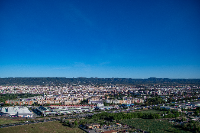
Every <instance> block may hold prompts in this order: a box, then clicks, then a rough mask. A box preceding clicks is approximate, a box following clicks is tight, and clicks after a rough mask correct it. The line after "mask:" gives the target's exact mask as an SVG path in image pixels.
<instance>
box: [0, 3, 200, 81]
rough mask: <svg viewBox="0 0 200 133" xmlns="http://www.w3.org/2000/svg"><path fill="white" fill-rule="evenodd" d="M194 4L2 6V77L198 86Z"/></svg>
mask: <svg viewBox="0 0 200 133" xmlns="http://www.w3.org/2000/svg"><path fill="white" fill-rule="evenodd" d="M199 7H200V1H199V0H143V1H141V0H101V1H100V0H74V1H71V0H1V1H0V20H1V21H0V77H68V78H72V77H88V78H89V77H99V78H112V77H119V78H149V77H158V78H200V17H199V16H200V8H199Z"/></svg>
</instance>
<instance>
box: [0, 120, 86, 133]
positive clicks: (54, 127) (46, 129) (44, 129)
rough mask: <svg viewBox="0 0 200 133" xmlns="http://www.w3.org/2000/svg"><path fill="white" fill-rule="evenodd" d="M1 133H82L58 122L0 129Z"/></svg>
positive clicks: (82, 132)
mask: <svg viewBox="0 0 200 133" xmlns="http://www.w3.org/2000/svg"><path fill="white" fill-rule="evenodd" d="M0 132H2V133H12V132H15V133H25V132H26V133H27V132H28V133H84V131H83V130H81V129H79V128H70V127H68V126H63V125H62V123H60V122H58V121H54V122H44V123H37V124H30V125H22V126H15V127H8V128H0Z"/></svg>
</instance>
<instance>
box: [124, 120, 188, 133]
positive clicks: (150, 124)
mask: <svg viewBox="0 0 200 133" xmlns="http://www.w3.org/2000/svg"><path fill="white" fill-rule="evenodd" d="M121 123H123V124H127V125H130V126H133V127H135V128H137V129H142V130H145V131H152V132H153V133H172V132H176V131H177V130H179V132H180V133H191V132H190V131H184V130H181V129H178V128H175V127H173V125H171V124H170V123H169V122H168V121H167V120H155V119H140V118H135V119H129V120H122V121H121Z"/></svg>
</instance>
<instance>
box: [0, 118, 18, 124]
mask: <svg viewBox="0 0 200 133" xmlns="http://www.w3.org/2000/svg"><path fill="white" fill-rule="evenodd" d="M17 122H19V121H17V120H10V119H5V118H0V125H1V124H9V123H17Z"/></svg>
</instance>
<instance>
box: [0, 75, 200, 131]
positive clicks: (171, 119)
mask: <svg viewBox="0 0 200 133" xmlns="http://www.w3.org/2000/svg"><path fill="white" fill-rule="evenodd" d="M0 83H1V86H0V93H1V94H0V95H1V98H0V100H1V103H0V104H1V108H0V110H1V113H0V115H1V116H0V117H1V118H0V119H1V120H2V119H5V120H10V119H11V120H13V121H14V122H12V123H7V124H1V129H0V130H2V129H6V128H11V127H17V126H26V125H32V126H33V125H35V124H36V123H48V122H58V121H59V122H61V123H63V125H64V126H67V127H70V128H72V129H76V128H78V129H79V131H77V132H94V133H95V132H105V133H108V132H134V133H136V132H146V133H148V132H161V131H165V129H160V128H159V126H161V125H162V124H163V123H162V124H161V123H160V124H158V125H159V126H158V128H156V129H155V128H153V127H152V126H151V124H150V125H149V127H148V129H147V128H146V127H144V125H138V124H133V123H134V122H130V119H133V120H134V119H135V120H136V122H137V121H138V120H143V121H146V119H147V120H154V121H155V122H157V121H163V122H164V123H165V124H166V123H169V125H170V126H171V127H170V126H168V127H167V128H171V129H170V132H194V131H197V132H199V129H200V128H199V126H198V124H199V122H200V116H199V111H200V85H199V84H200V79H168V78H164V79H162V78H155V77H151V78H148V79H130V78H128V79H122V78H106V79H105V78H103V79H102V78H84V77H79V78H63V77H62V78H59V77H55V78H50V77H47V78H44V77H43V78H39V77H38V78H0ZM22 83H23V84H22ZM28 83H29V84H28ZM37 83H38V84H37ZM35 84H37V85H35ZM102 116H104V117H102ZM19 120H20V121H19ZM136 125H137V126H136ZM194 125H195V127H193V128H192V126H194ZM2 131H3V130H2ZM72 132H76V131H72Z"/></svg>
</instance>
